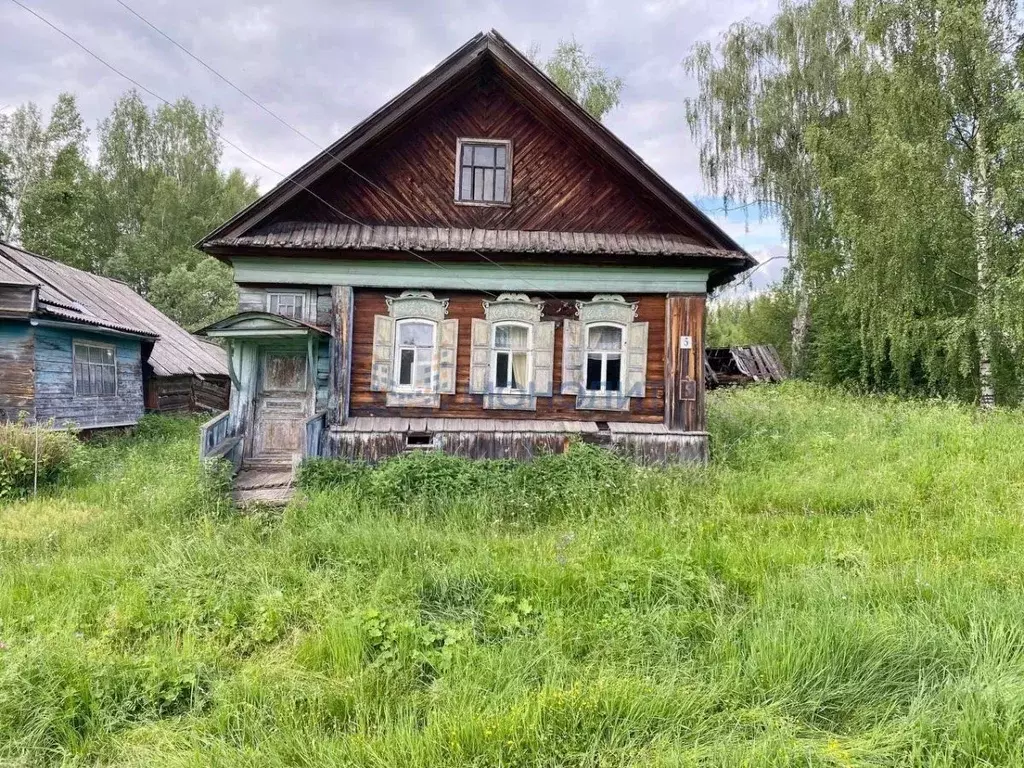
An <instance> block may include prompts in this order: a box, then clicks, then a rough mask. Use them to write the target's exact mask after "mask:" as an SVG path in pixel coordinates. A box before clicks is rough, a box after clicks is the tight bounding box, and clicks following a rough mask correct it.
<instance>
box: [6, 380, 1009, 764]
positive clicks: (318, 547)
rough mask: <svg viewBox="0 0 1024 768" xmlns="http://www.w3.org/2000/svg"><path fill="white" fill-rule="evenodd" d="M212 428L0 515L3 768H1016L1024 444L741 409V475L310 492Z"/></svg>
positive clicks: (349, 478)
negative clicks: (231, 477) (236, 452)
mask: <svg viewBox="0 0 1024 768" xmlns="http://www.w3.org/2000/svg"><path fill="white" fill-rule="evenodd" d="M195 429H196V428H195V425H194V424H191V423H178V422H172V421H161V420H153V421H148V422H147V423H146V424H145V425H144V428H143V429H142V430H141V431H140V433H139V434H137V435H136V436H134V437H132V438H127V439H120V440H112V441H109V442H107V443H106V444H98V445H90V446H88V447H87V448H86V452H87V463H88V470H89V471H88V475H89V476H90V477H92V478H93V479H92V480H89V481H88V482H85V481H82V482H81V483H80V484H79V485H77V486H75V487H70V488H66V489H63V490H61V491H58V492H55V493H53V494H51V495H49V496H47V497H45V498H41V499H39V500H27V501H23V502H18V503H13V504H8V505H7V506H5V507H0V642H2V643H3V646H0V647H2V650H0V765H6V764H13V765H45V764H60V763H62V762H65V763H68V764H112V765H127V766H134V765H139V766H142V765H146V766H152V765H161V766H163V765H170V766H207V765H260V766H274V765H280V766H285V765H289V766H290V765H308V766H314V765H316V766H320V765H353V766H406V765H408V766H437V765H444V766H536V765H546V766H620V765H637V766H639V765H645V766H647V765H653V766H738V765H750V766H762V765H767V766H788V765H793V766H797V765H799V766H890V765H905V766H911V765H936V766H964V765H1020V764H1024V565H1022V563H1024V527H1022V523H1024V477H1022V473H1024V439H1022V435H1024V417H1022V415H1021V414H1020V413H1016V412H1000V413H995V414H992V415H987V416H982V415H979V414H977V413H976V412H974V411H973V410H971V409H969V408H964V407H961V406H956V405H950V404H945V403H908V402H898V401H895V400H883V399H864V398H855V397H852V396H846V395H839V394H835V393H831V392H828V391H823V390H818V389H813V388H810V387H807V386H803V385H799V384H795V383H794V384H787V385H785V386H782V387H777V388H752V389H747V390H741V391H734V392H718V393H715V394H714V396H713V398H712V402H711V431H712V434H713V441H714V447H713V450H714V454H715V461H714V463H713V465H712V466H711V467H709V468H708V469H706V470H699V469H692V468H691V469H685V468H682V469H674V470H665V471H655V470H642V469H637V468H633V467H631V466H629V465H624V464H622V463H621V462H619V461H617V460H616V459H614V458H612V457H608V456H605V455H603V454H600V453H595V452H593V451H591V450H589V449H586V448H585V447H584V448H580V449H578V450H577V451H574V452H573V453H571V454H570V455H569V456H566V457H550V458H545V459H544V460H542V461H540V462H538V463H537V464H535V465H532V466H526V467H524V466H519V465H514V466H513V465H503V464H502V465H493V466H491V465H487V466H479V465H472V466H467V465H465V464H464V463H462V462H458V461H453V460H451V459H448V458H445V457H438V456H428V455H421V456H419V457H415V458H414V459H413V460H411V461H405V462H395V463H393V464H389V465H387V466H386V467H384V468H382V469H380V470H375V471H366V470H359V471H354V472H348V473H338V472H333V471H332V470H330V469H329V468H323V467H320V468H316V469H315V470H310V472H309V474H307V485H308V486H309V490H308V491H307V492H306V494H305V497H304V498H300V499H298V500H296V501H295V502H293V504H292V505H291V506H290V507H289V508H287V509H286V510H285V511H284V512H283V513H274V512H264V513H258V514H252V515H249V516H244V517H243V516H239V515H237V514H236V513H235V512H234V511H233V510H231V508H230V505H228V504H227V502H226V500H225V498H224V496H223V494H222V492H221V491H220V490H219V488H218V486H217V484H216V483H211V482H209V481H208V480H206V479H203V477H202V475H201V473H199V472H198V466H197V459H196V456H195V453H196V448H195V446H196V443H195Z"/></svg>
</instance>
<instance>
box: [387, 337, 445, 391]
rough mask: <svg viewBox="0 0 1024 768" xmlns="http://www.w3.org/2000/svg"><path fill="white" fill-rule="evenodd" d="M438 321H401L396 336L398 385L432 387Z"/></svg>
mask: <svg viewBox="0 0 1024 768" xmlns="http://www.w3.org/2000/svg"><path fill="white" fill-rule="evenodd" d="M435 327H436V326H435V323H433V322H431V321H429V320H420V319H412V320H399V321H398V334H397V336H396V338H395V360H397V362H398V365H397V366H395V371H396V379H395V384H396V385H397V386H398V387H399V388H402V389H409V390H414V391H425V390H429V389H430V388H431V386H432V381H433V378H434V339H435Z"/></svg>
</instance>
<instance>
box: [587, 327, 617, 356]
mask: <svg viewBox="0 0 1024 768" xmlns="http://www.w3.org/2000/svg"><path fill="white" fill-rule="evenodd" d="M621 347H622V329H621V328H616V327H615V326H612V325H592V326H590V328H589V331H588V334H587V349H602V350H605V349H607V350H615V351H618V350H619V349H620V348H621Z"/></svg>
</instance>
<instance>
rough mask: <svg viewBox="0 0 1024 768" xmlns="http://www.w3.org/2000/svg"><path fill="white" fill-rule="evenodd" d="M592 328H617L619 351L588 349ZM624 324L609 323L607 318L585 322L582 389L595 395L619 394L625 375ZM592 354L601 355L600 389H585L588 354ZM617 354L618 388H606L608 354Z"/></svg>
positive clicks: (588, 363) (588, 365)
mask: <svg viewBox="0 0 1024 768" xmlns="http://www.w3.org/2000/svg"><path fill="white" fill-rule="evenodd" d="M594 328H617V329H618V331H619V351H618V352H613V351H612V350H609V349H602V350H595V351H593V352H592V351H591V349H590V332H591V330H593V329H594ZM626 331H627V329H626V326H624V325H623V324H622V323H611V322H608V321H607V320H598V321H596V322H593V323H587V325H586V326H584V328H583V334H584V336H583V387H584V391H585V392H588V393H591V394H595V395H598V394H600V395H621V394H622V384H623V379H624V377H625V366H626V361H627V357H626ZM592 354H599V355H601V388H600V389H587V388H586V387H587V371H588V370H589V368H590V356H591V355H592ZM609 354H612V355H614V354H618V356H619V388H618V389H608V355H609Z"/></svg>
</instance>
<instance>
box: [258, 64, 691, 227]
mask: <svg viewBox="0 0 1024 768" xmlns="http://www.w3.org/2000/svg"><path fill="white" fill-rule="evenodd" d="M510 88H511V86H509V85H508V84H507V83H505V81H503V80H499V79H498V78H497V77H496V76H495V74H494V72H493V71H491V72H487V71H486V70H485V72H484V73H483V75H482V76H481V77H480V78H479V79H477V80H474V81H473V82H472V83H470V84H468V85H466V86H463V87H462V88H460V89H459V90H457V91H456V92H453V93H450V94H449V95H448V96H447V97H446V98H443V99H441V100H440V101H439V102H437V103H435V104H434V105H432V106H431V107H430V108H429V110H427V111H426V112H424V113H422V114H421V115H420V116H419V117H418V118H417V119H415V120H414V121H413V122H411V123H410V124H407V125H405V126H404V127H402V128H399V129H397V130H395V131H394V132H392V133H391V135H390V136H388V137H386V138H384V139H383V140H381V141H380V142H379V143H378V144H377V145H375V146H373V147H370V148H367V149H366V150H364V151H363V152H361V153H359V154H358V155H357V156H355V157H353V158H351V159H349V160H347V161H346V162H347V163H348V164H349V165H350V166H351V167H353V168H354V169H355V170H356V171H358V172H359V174H362V175H363V176H365V177H366V179H369V181H366V180H364V179H362V178H360V177H359V176H358V175H356V174H354V173H352V172H351V171H349V170H348V169H346V168H336V169H334V170H332V171H330V172H328V173H327V174H325V176H324V177H322V178H321V179H319V180H318V181H316V182H315V183H314V184H313V185H312V187H311V189H312V190H313V192H315V194H316V195H317V197H319V198H322V199H323V200H325V201H327V202H329V203H330V205H331V206H334V207H335V208H337V209H339V210H341V211H344V212H345V213H346V214H347V215H348V216H351V217H353V218H355V219H356V220H358V221H360V222H362V223H364V224H409V225H419V226H444V227H466V228H472V227H477V228H487V229H522V230H553V231H574V232H612V233H618V234H625V233H659V234H677V235H691V236H692V237H693V238H694V242H703V241H702V240H698V238H697V236H696V235H695V234H694V233H690V232H687V231H686V230H684V229H683V228H682V224H681V223H680V221H679V219H678V216H675V215H673V214H670V213H669V212H668V211H667V210H666V209H665V208H664V207H663V205H662V204H661V203H659V202H658V201H656V200H654V199H653V198H651V197H650V196H649V194H648V193H646V192H644V191H643V190H642V189H641V188H639V186H638V185H637V184H636V182H635V181H633V180H632V179H630V178H629V177H627V176H626V175H625V174H624V173H621V172H617V171H615V170H613V169H612V168H611V165H610V164H609V163H606V162H602V161H601V159H600V158H599V157H597V156H596V155H595V153H594V152H593V151H592V150H589V149H588V148H586V147H583V146H581V145H580V143H579V141H578V140H576V139H574V138H572V137H571V136H570V134H569V133H568V132H567V131H566V130H565V129H564V128H563V127H561V126H560V125H559V124H558V123H557V120H556V119H555V118H553V117H552V116H550V115H545V114H543V113H542V112H540V111H539V110H538V108H536V107H535V106H534V107H528V106H527V101H528V98H529V97H528V96H527V95H525V94H515V93H513V92H512V91H511V90H510ZM460 138H477V139H509V140H511V141H512V201H511V204H510V205H493V206H478V205H464V204H462V205H460V204H457V203H455V202H454V197H455V165H456V162H455V161H456V157H455V152H456V141H457V140H458V139H460ZM370 182H372V183H370ZM317 197H314V196H312V195H310V194H309V193H308V192H301V193H299V194H298V195H296V197H295V198H294V199H292V200H291V201H289V202H288V203H286V204H285V205H284V206H283V207H282V208H281V209H280V210H279V211H277V212H276V213H274V214H273V215H272V216H271V217H270V218H268V219H267V221H266V224H272V223H275V222H282V221H305V222H311V221H314V222H315V221H337V222H341V223H351V219H348V218H345V217H342V216H340V215H339V214H338V213H337V212H336V211H334V210H332V209H331V208H330V207H329V206H328V205H325V204H324V202H322V201H321V200H319V199H317Z"/></svg>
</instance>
